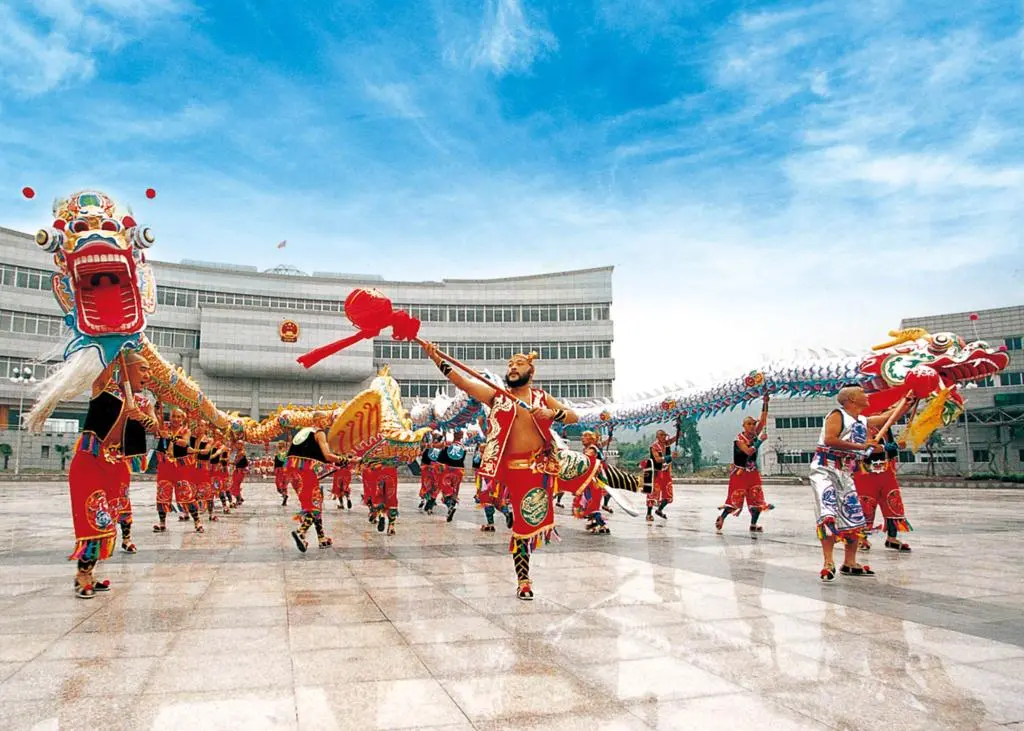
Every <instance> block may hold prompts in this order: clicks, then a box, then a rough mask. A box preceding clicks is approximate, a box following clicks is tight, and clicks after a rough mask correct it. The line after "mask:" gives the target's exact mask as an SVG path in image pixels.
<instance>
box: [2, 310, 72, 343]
mask: <svg viewBox="0 0 1024 731" xmlns="http://www.w3.org/2000/svg"><path fill="white" fill-rule="evenodd" d="M0 331H2V332H13V333H22V334H25V335H43V336H45V337H51V338H55V337H60V336H61V335H63V334H64V331H65V327H64V318H63V317H57V316H55V315H37V314H36V313H34V312H11V311H10V310H0Z"/></svg>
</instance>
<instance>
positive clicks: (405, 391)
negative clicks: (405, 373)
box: [398, 379, 448, 399]
mask: <svg viewBox="0 0 1024 731" xmlns="http://www.w3.org/2000/svg"><path fill="white" fill-rule="evenodd" d="M398 385H399V388H400V389H401V391H402V398H423V399H432V398H434V396H436V395H437V392H438V391H442V392H444V393H447V392H448V381H429V380H417V379H410V380H407V381H400V382H399V384H398Z"/></svg>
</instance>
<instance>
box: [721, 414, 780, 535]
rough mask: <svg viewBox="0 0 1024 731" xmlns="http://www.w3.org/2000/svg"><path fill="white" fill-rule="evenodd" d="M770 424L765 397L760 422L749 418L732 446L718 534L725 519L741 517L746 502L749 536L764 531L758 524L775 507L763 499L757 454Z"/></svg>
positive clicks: (744, 421) (744, 422) (745, 420)
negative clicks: (748, 517) (732, 516)
mask: <svg viewBox="0 0 1024 731" xmlns="http://www.w3.org/2000/svg"><path fill="white" fill-rule="evenodd" d="M767 423H768V396H767V395H765V397H764V406H762V407H761V418H760V419H755V418H754V417H752V416H748V417H747V418H746V419H744V420H743V431H741V432H740V433H739V434H737V435H736V439H735V441H733V443H732V465H731V466H730V467H729V493H728V495H726V497H725V503H724V504H722V505H719V506H718V509H719V510H721V511H722V514H721V515H719V516H718V519H717V520H715V530H716V531H719V532H721V530H722V526H723V525H725V519H726V518H727V517H729V516H730V515H739V514H740V513H741V512H742V511H743V502H744V501H746V503H747V509H748V510H749V511H750V532H751V533H761V532H762V531H763V530H764V529H763V528H762V527H761V526H759V525H758V524H757V519H758V518H760V517H761V513H763V512H764V511H766V510H771V509H772V508H774V507H775V506H774V505H772V504H770V503H768V502H767V501H765V499H764V490H763V489H762V488H761V473H760V472H759V471H758V469H757V450H758V448H759V447H760V446H761V445H762V444H764V441H765V439H766V438H767V435H766V434H765V431H764V427H765V425H766V424H767Z"/></svg>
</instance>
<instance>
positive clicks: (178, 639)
mask: <svg viewBox="0 0 1024 731" xmlns="http://www.w3.org/2000/svg"><path fill="white" fill-rule="evenodd" d="M415 490H416V486H414V485H413V484H412V483H404V484H403V485H402V491H401V497H402V508H403V512H402V518H401V521H400V523H399V526H398V535H396V536H394V537H388V536H385V535H383V534H379V533H377V532H376V530H375V529H374V528H373V527H372V526H370V525H369V524H368V523H367V520H366V512H365V510H362V509H359V507H358V506H356V509H355V510H353V511H352V512H351V513H346V512H342V511H339V510H338V509H337V508H336V507H334V505H333V504H332V505H331V506H330V507H329V508H328V510H327V513H326V524H327V526H328V530H329V533H330V534H331V535H332V536H333V538H334V546H333V547H332V548H329V549H326V550H317V549H316V548H315V543H314V544H313V547H311V549H310V551H309V553H307V554H305V555H302V554H299V553H298V552H297V551H296V550H295V545H294V543H293V542H292V540H291V538H290V537H289V532H290V531H291V530H292V529H293V527H294V526H295V523H294V522H293V521H292V520H291V516H292V512H293V509H292V506H291V505H289V506H288V507H287V508H283V507H281V506H280V501H279V499H278V497H277V495H276V493H275V492H274V489H273V486H272V484H271V483H269V482H262V483H260V482H255V483H252V484H249V485H248V486H247V488H246V504H245V505H244V506H243V508H242V509H241V510H240V511H239V512H237V513H234V514H232V515H230V516H224V517H221V519H220V520H219V521H218V522H216V523H213V524H207V531H206V533H205V534H202V535H199V534H196V533H194V532H193V531H192V530H191V525H190V524H189V523H179V522H177V521H176V520H174V518H173V516H171V519H170V521H169V523H168V526H169V530H168V532H167V533H166V534H154V533H152V532H151V528H150V526H151V524H152V523H153V520H154V518H155V509H154V495H153V484H152V483H141V484H139V485H138V486H136V487H135V488H134V489H133V491H132V495H133V500H134V504H135V520H136V536H135V541H136V543H137V544H138V546H139V553H138V554H136V555H126V554H123V553H118V554H117V555H116V556H115V557H114V558H113V559H112V560H111V561H109V562H107V563H105V564H103V565H102V567H101V568H100V569H99V570H98V571H97V575H98V576H100V577H103V576H106V577H107V578H110V579H111V580H112V582H113V591H112V592H111V593H109V594H100V595H97V596H96V598H94V599H92V600H90V601H83V600H80V599H76V598H75V597H74V596H73V595H72V591H71V585H72V578H73V575H74V567H73V564H71V563H69V562H67V561H64V560H63V559H64V557H65V556H66V554H67V553H68V552H69V551H70V550H71V547H72V542H73V541H72V531H71V520H70V515H69V508H68V500H67V494H66V488H65V487H64V486H63V485H61V484H59V483H35V484H32V483H23V484H12V483H6V484H3V485H2V486H0V505H2V506H3V510H2V513H0V727H2V728H4V729H58V728H59V729H79V728H82V729H93V728H95V729H99V728H105V729H206V728H218V729H247V731H253V730H254V729H271V728H273V729H277V728H280V729H291V728H299V729H308V730H310V731H312V730H314V729H316V730H319V729H339V728H351V729H400V728H436V729H451V730H452V731H455V730H456V729H501V728H514V729H530V728H537V729H597V728H608V729H613V728H614V729H648V728H657V729H719V728H721V729H736V728H757V727H760V728H768V729H771V730H772V731H782V730H783V729H825V728H834V729H862V728H863V729H868V728H872V729H877V728H888V729H899V730H900V731H903V730H905V729H940V728H942V729H947V728H948V729H995V728H1007V729H1011V728H1012V729H1024V618H1022V611H1021V609H1022V607H1024V565H1022V564H1024V562H1022V560H1021V559H1022V557H1024V520H1022V518H1021V515H1022V510H1024V490H1022V491H1004V490H959V489H909V490H907V491H906V492H905V500H906V504H907V508H908V514H909V516H910V519H911V522H912V523H913V524H914V526H915V528H916V531H915V532H914V533H912V534H910V536H909V537H908V540H909V541H910V543H912V545H913V548H914V551H913V553H911V554H902V555H900V554H896V553H894V552H892V551H884V550H882V548H881V541H880V540H876V541H875V544H876V548H875V549H874V550H873V551H871V552H870V553H869V554H865V556H864V562H866V563H870V564H871V565H872V566H873V567H874V568H875V569H876V570H877V572H878V576H877V578H849V577H843V576H840V577H839V578H838V579H837V580H836V582H835V583H834V584H833V585H829V586H823V585H821V583H820V582H819V580H818V573H817V572H818V569H819V568H820V551H819V548H818V546H817V543H816V541H815V538H814V531H813V523H812V513H811V497H810V492H809V488H808V487H803V486H786V487H782V486H769V487H768V488H767V492H768V497H769V499H770V500H772V501H773V502H774V503H775V504H776V505H778V509H777V510H776V511H774V512H773V513H770V514H768V515H766V516H765V517H764V519H763V520H762V523H763V525H764V527H765V533H764V534H763V535H761V536H760V537H759V538H756V539H753V538H751V536H750V534H748V532H747V528H746V516H744V517H742V518H739V519H735V518H734V519H730V520H729V521H727V523H726V528H725V533H724V535H721V536H718V535H715V532H714V528H713V525H712V524H713V521H714V518H715V514H716V510H715V508H716V506H717V505H718V504H719V503H720V502H721V500H722V499H723V497H724V486H723V485H677V486H676V496H677V501H676V503H675V504H674V505H673V506H672V507H671V508H670V509H669V517H670V519H669V521H668V522H667V523H665V522H664V521H659V522H658V523H655V524H654V525H653V526H652V525H648V524H646V523H645V522H644V521H643V519H642V518H641V519H632V518H628V517H626V516H624V515H622V514H621V512H618V513H616V514H615V515H614V516H613V517H612V519H611V521H610V522H611V525H612V531H613V532H612V535H610V536H593V535H588V534H586V533H584V532H583V530H582V527H583V523H582V521H578V520H573V519H572V518H571V516H570V515H569V514H568V511H561V514H560V523H559V525H560V526H561V532H562V542H561V543H558V544H553V545H551V546H549V547H547V548H545V549H544V550H542V551H541V552H539V553H538V554H536V555H535V557H534V562H533V566H534V570H533V575H534V589H535V591H536V593H537V599H536V600H535V601H533V602H532V603H530V602H521V601H518V600H517V599H516V598H515V596H514V589H515V580H514V579H515V577H514V573H513V570H512V562H511V559H510V558H509V556H508V554H507V544H508V534H507V532H505V531H504V528H503V526H502V527H499V529H498V532H497V533H492V534H488V533H481V532H480V531H479V522H480V520H481V513H480V511H478V510H474V509H473V508H472V498H471V497H469V495H470V492H471V491H470V490H469V489H467V488H466V487H465V486H464V493H463V494H464V503H463V505H464V509H461V510H460V511H459V513H458V514H457V515H456V517H455V520H454V522H453V523H451V524H446V523H445V521H444V518H443V517H440V516H434V517H427V516H425V515H422V514H420V513H418V512H417V511H416V509H415V506H416V500H415V494H416V493H415Z"/></svg>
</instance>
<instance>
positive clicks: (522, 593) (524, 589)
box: [516, 581, 533, 602]
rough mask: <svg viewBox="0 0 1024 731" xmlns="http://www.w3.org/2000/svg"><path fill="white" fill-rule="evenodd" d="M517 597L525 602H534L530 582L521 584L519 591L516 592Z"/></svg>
mask: <svg viewBox="0 0 1024 731" xmlns="http://www.w3.org/2000/svg"><path fill="white" fill-rule="evenodd" d="M516 596H518V597H519V598H520V599H522V600H523V601H524V602H529V601H533V587H531V586H530V582H529V581H521V582H519V591H517V592H516Z"/></svg>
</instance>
